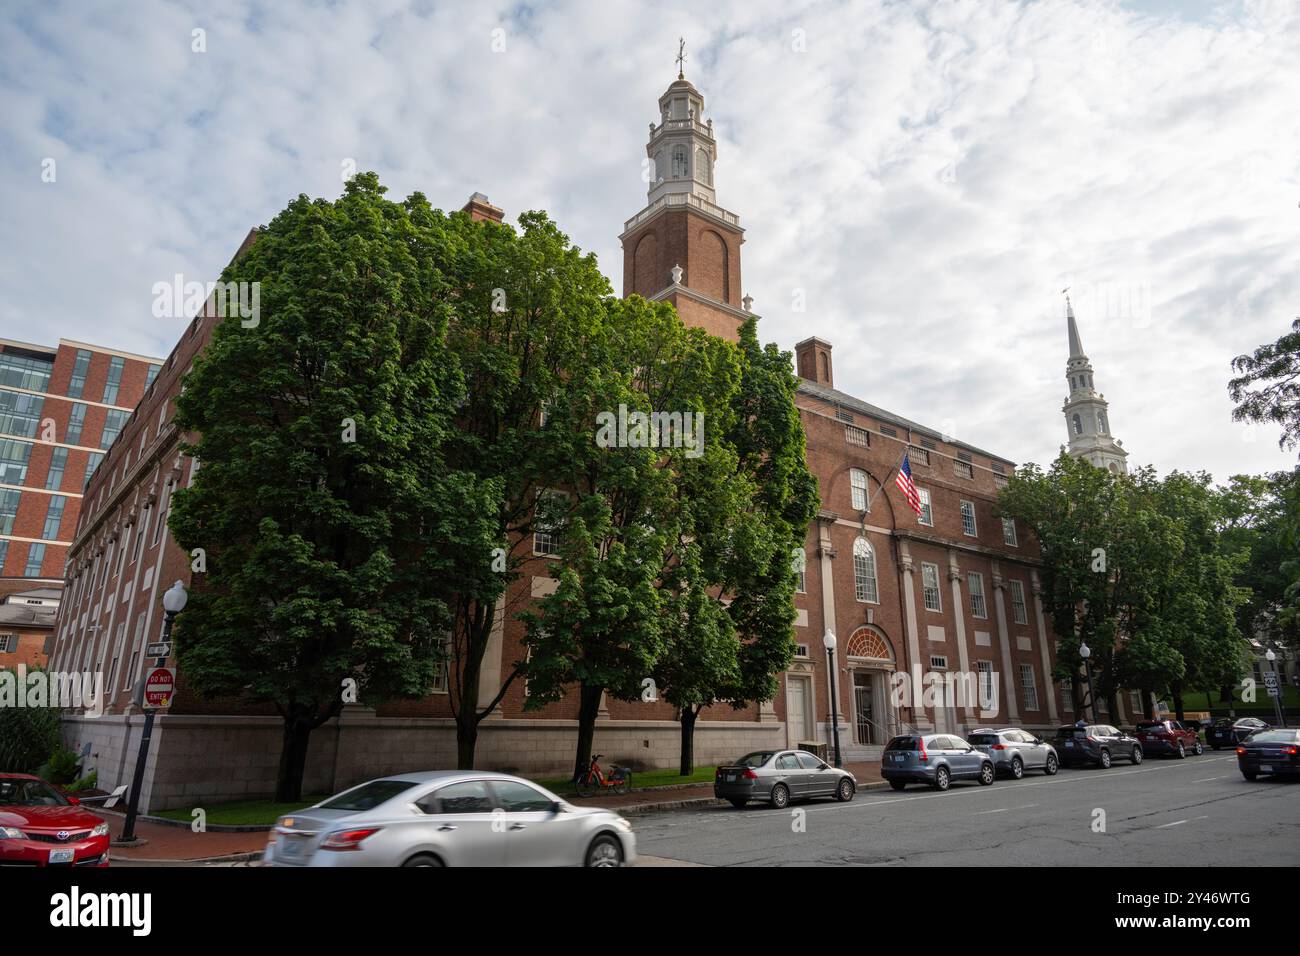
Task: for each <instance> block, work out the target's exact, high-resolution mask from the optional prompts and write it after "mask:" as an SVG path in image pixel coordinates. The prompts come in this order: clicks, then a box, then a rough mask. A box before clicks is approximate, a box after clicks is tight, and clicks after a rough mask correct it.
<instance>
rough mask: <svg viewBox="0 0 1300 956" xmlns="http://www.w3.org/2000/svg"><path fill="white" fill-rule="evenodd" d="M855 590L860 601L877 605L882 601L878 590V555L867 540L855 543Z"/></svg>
mask: <svg viewBox="0 0 1300 956" xmlns="http://www.w3.org/2000/svg"><path fill="white" fill-rule="evenodd" d="M853 590H854V596H855V597H857V599H858V600H859V601H866V602H869V603H871V604H876V603H878V602H879V600H880V595H879V593H878V592H877V590H876V553H875V551H873V550H872V548H871V542H869V541H868V540H867V539H866V538H858V539H857V540H856V541H854V542H853Z"/></svg>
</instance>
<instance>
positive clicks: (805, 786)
mask: <svg viewBox="0 0 1300 956" xmlns="http://www.w3.org/2000/svg"><path fill="white" fill-rule="evenodd" d="M857 790H858V781H857V779H856V778H855V777H854V776H853V774H851V773H849V772H848V771H847V770H841V769H839V768H837V767H832V766H830V765H829V764H827V763H826V761H825V760H822V759H821V757H818V756H817V755H816V754H810V753H809V752H808V751H806V750H756V751H754V752H753V753H749V754H745V756H743V757H741V758H740V759H739V760H737V761H736V762H735V763H733V764H728V765H727V766H725V767H719V768H718V770H717V773H715V774H714V776H713V795H714V796H715V797H717V798H718V799H720V800H726V801H728V802H729V803H730V804H731V805H732V806H733V807H736V808H737V809H739V808H741V807H743V806H744V805H745V804H747V803H749V802H750V801H751V800H763V801H766V802H768V803H770V804H772V806H774V807H775V808H776V809H778V810H780V809H783V808H784V807H785V806H787V805H788V804H789V803H790V801H791V800H808V799H812V798H813V797H834V798H835V799H836V800H840V801H843V802H847V801H849V800H852V799H853V795H854V794H855V793H857Z"/></svg>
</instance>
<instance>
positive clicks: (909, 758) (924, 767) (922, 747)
mask: <svg viewBox="0 0 1300 956" xmlns="http://www.w3.org/2000/svg"><path fill="white" fill-rule="evenodd" d="M880 775H881V776H882V777H884V778H885V779H886V780H888V781H889V785H890V786H891V787H893V788H894V789H895V790H902V789H903V788H904V787H906V786H907V785H908V784H909V783H928V784H929V785H930V786H932V787H934V788H935V789H936V790H947V789H948V786H949V784H950V783H951V782H952V781H953V780H978V781H979V782H980V783H981V784H982V785H984V786H988V785H989V784H991V783H992V782H993V781H994V780H995V779H997V771H996V770H995V769H994V766H993V761H992V760H990V759H989V756H988V755H987V754H986V753H984V752H983V751H981V750H976V749H975V748H974V747H972V746H971V745H970V744H969V743H968V742H967V741H965V740H963V739H962V738H961V737H958V736H957V735H956V734H922V735H915V734H904V735H901V736H898V737H894V738H893V739H892V740H890V741H889V743H888V744H886V745H885V750H884V753H882V754H881V756H880Z"/></svg>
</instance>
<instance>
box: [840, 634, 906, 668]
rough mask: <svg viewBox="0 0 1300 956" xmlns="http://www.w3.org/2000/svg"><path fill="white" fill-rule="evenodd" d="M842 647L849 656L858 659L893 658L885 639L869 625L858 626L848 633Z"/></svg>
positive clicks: (883, 659) (887, 659)
mask: <svg viewBox="0 0 1300 956" xmlns="http://www.w3.org/2000/svg"><path fill="white" fill-rule="evenodd" d="M844 649H845V653H846V654H847V655H848V656H849V657H850V658H857V659H859V660H868V661H890V662H892V661H893V659H894V655H893V653H892V652H891V651H890V650H889V645H888V644H886V643H885V639H884V638H883V637H881V636H880V635H879V634H877V633H876V631H875V630H874V629H873V628H870V627H860V628H858V629H857V630H856V631H854V632H853V633H852V634H850V635H849V639H848V641H847V642H845V648H844Z"/></svg>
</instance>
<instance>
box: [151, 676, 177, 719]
mask: <svg viewBox="0 0 1300 956" xmlns="http://www.w3.org/2000/svg"><path fill="white" fill-rule="evenodd" d="M175 690H176V669H175V668H172V667H155V668H153V669H152V670H150V671H149V673H147V674H146V675H145V677H144V705H145V706H146V707H151V708H154V709H157V708H160V707H166V706H167V705H168V704H170V703H171V702H172V694H173V693H174V692H175Z"/></svg>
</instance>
